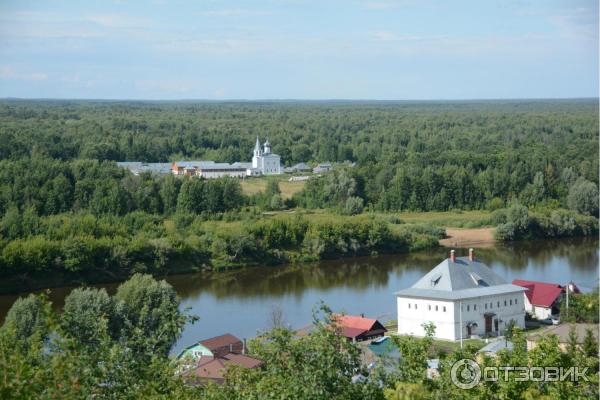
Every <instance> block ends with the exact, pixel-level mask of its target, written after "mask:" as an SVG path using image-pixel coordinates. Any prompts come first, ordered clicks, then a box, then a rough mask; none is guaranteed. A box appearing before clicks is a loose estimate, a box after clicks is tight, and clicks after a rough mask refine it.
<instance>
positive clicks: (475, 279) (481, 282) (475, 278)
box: [469, 272, 489, 286]
mask: <svg viewBox="0 0 600 400" xmlns="http://www.w3.org/2000/svg"><path fill="white" fill-rule="evenodd" d="M469 275H470V276H471V279H473V282H475V284H476V285H477V286H489V285H488V284H487V282H486V281H484V280H483V278H482V277H481V276H479V275H477V274H476V273H475V272H471V273H469Z"/></svg>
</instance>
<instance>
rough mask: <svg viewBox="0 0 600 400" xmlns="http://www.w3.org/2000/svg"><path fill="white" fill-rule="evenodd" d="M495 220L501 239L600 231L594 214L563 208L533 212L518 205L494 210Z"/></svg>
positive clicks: (578, 234) (568, 235)
mask: <svg viewBox="0 0 600 400" xmlns="http://www.w3.org/2000/svg"><path fill="white" fill-rule="evenodd" d="M492 221H493V222H495V223H498V224H499V225H498V227H497V228H496V232H495V236H496V239H498V240H521V239H534V238H560V237H572V236H588V235H593V234H595V233H597V232H598V220H597V219H596V218H595V217H591V216H584V215H580V214H577V213H575V212H573V211H567V210H560V209H559V210H551V211H545V212H537V213H530V212H529V210H528V209H527V207H525V206H523V205H519V204H515V205H513V206H511V207H510V208H509V209H507V210H496V211H494V213H493V214H492Z"/></svg>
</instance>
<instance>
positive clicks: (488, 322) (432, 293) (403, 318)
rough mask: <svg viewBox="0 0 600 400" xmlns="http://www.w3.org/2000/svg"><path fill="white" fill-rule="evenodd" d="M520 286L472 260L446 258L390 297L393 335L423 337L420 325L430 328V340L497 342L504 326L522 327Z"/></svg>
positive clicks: (522, 306)
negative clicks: (481, 338) (485, 339)
mask: <svg viewBox="0 0 600 400" xmlns="http://www.w3.org/2000/svg"><path fill="white" fill-rule="evenodd" d="M525 290H527V289H526V288H524V287H522V286H517V285H513V284H510V283H507V282H506V281H505V280H504V279H502V278H501V277H500V276H498V275H497V274H496V273H495V272H494V271H492V270H491V269H490V268H489V267H488V266H487V265H485V264H483V263H482V262H480V261H479V260H477V259H476V258H475V253H474V251H473V249H470V250H469V257H456V256H455V253H454V250H452V251H451V252H450V257H449V258H447V259H445V260H444V261H442V262H441V263H440V264H439V265H438V266H437V267H435V268H433V269H432V270H431V271H429V272H428V273H427V274H425V276H423V277H422V278H421V279H420V280H418V281H417V283H415V284H414V285H413V286H411V287H409V288H407V289H404V290H400V291H399V292H397V293H395V295H396V298H397V305H398V334H400V335H402V334H405V335H414V336H425V330H424V328H423V325H424V324H427V323H433V324H434V325H435V328H436V329H435V337H436V338H439V339H448V340H460V339H468V338H469V337H471V336H498V335H502V334H504V331H505V329H506V327H507V326H508V324H509V323H510V321H514V322H515V325H516V326H518V327H520V328H524V327H525V308H524V304H523V303H524V301H523V298H524V296H523V292H524V291H525Z"/></svg>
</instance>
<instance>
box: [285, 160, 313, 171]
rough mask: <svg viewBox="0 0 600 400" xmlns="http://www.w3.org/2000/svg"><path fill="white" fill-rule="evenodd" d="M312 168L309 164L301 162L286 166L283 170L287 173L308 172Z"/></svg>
mask: <svg viewBox="0 0 600 400" xmlns="http://www.w3.org/2000/svg"><path fill="white" fill-rule="evenodd" d="M311 169H312V168H311V167H310V165H307V164H305V163H303V162H301V163H298V164H296V165H293V166H291V167H287V168H285V169H284V172H286V173H288V174H293V173H296V172H309V171H310V170H311Z"/></svg>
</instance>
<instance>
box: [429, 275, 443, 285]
mask: <svg viewBox="0 0 600 400" xmlns="http://www.w3.org/2000/svg"><path fill="white" fill-rule="evenodd" d="M440 279H442V274H437V275H435V276H433V277H432V278H431V286H435V285H437V284H438V283H440Z"/></svg>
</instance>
